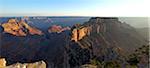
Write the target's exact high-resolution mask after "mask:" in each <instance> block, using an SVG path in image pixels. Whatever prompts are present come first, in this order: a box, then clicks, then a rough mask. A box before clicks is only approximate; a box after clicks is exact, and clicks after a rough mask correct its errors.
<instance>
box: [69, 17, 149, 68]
mask: <svg viewBox="0 0 150 68" xmlns="http://www.w3.org/2000/svg"><path fill="white" fill-rule="evenodd" d="M71 40H74V41H75V42H74V41H72V43H71V44H70V46H69V47H70V48H68V50H69V51H70V52H69V55H70V54H71V55H73V57H72V56H70V60H69V61H70V63H71V66H75V65H83V64H86V63H87V64H88V63H90V60H92V59H93V58H95V59H97V60H98V61H100V62H113V61H117V62H118V63H119V64H120V65H126V64H124V63H126V60H125V56H127V55H129V54H131V53H133V52H134V50H135V49H136V48H138V47H141V46H142V45H145V44H148V42H146V41H145V40H144V38H143V37H142V36H140V35H139V34H138V33H137V32H136V30H135V29H134V28H133V27H131V26H129V25H127V24H124V23H121V22H120V21H119V20H118V18H114V17H94V18H91V19H90V20H89V21H88V22H85V23H84V24H83V25H79V26H77V27H75V28H73V29H72V36H71ZM83 58H84V59H83ZM118 58H120V59H119V60H118ZM108 68H109V67H108Z"/></svg>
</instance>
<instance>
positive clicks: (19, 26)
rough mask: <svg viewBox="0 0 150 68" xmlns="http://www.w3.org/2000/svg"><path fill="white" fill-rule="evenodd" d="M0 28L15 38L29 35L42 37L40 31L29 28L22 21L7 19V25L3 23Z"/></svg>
mask: <svg viewBox="0 0 150 68" xmlns="http://www.w3.org/2000/svg"><path fill="white" fill-rule="evenodd" d="M2 27H3V28H4V32H6V33H10V34H12V35H16V36H26V35H27V34H31V35H42V34H43V33H42V31H40V30H38V29H37V28H35V27H31V26H29V25H28V24H27V23H26V22H25V21H24V20H21V21H18V20H16V19H9V20H8V22H7V23H3V24H2Z"/></svg>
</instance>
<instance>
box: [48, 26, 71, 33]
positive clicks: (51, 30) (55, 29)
mask: <svg viewBox="0 0 150 68" xmlns="http://www.w3.org/2000/svg"><path fill="white" fill-rule="evenodd" d="M65 30H70V28H69V27H64V28H63V27H61V26H59V25H53V26H51V27H50V28H49V29H48V32H49V33H61V32H63V31H65Z"/></svg>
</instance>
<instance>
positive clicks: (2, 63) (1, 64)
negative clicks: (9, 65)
mask: <svg viewBox="0 0 150 68" xmlns="http://www.w3.org/2000/svg"><path fill="white" fill-rule="evenodd" d="M4 67H6V60H5V59H4V58H0V68H4Z"/></svg>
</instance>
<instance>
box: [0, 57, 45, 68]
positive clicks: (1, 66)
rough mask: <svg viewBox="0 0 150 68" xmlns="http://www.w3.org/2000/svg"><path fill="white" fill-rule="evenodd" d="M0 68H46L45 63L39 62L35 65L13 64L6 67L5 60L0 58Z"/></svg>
mask: <svg viewBox="0 0 150 68" xmlns="http://www.w3.org/2000/svg"><path fill="white" fill-rule="evenodd" d="M0 68H46V63H45V62H44V61H39V62H35V63H23V64H22V63H15V64H12V65H9V66H6V60H5V59H4V58H0Z"/></svg>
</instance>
